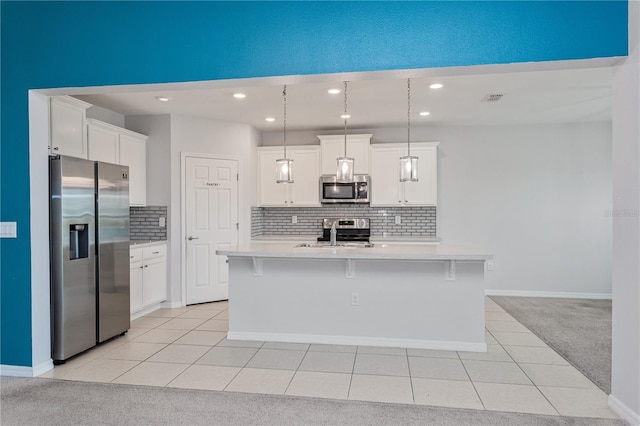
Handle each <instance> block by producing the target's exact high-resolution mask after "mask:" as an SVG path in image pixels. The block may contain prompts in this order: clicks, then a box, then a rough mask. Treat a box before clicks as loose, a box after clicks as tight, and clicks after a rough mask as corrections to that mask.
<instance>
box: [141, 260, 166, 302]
mask: <svg viewBox="0 0 640 426" xmlns="http://www.w3.org/2000/svg"><path fill="white" fill-rule="evenodd" d="M166 298H167V270H166V262H165V260H164V259H152V260H149V261H144V268H143V269H142V306H148V305H151V304H153V303H158V302H162V301H163V300H165V299H166Z"/></svg>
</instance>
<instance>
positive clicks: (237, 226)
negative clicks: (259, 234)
mask: <svg viewBox="0 0 640 426" xmlns="http://www.w3.org/2000/svg"><path fill="white" fill-rule="evenodd" d="M236 229H237V230H239V229H240V224H239V223H238V222H236Z"/></svg>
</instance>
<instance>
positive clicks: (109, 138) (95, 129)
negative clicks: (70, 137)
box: [87, 124, 120, 164]
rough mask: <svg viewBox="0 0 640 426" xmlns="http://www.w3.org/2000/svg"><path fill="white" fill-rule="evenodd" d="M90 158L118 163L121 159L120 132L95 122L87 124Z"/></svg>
mask: <svg viewBox="0 0 640 426" xmlns="http://www.w3.org/2000/svg"><path fill="white" fill-rule="evenodd" d="M87 131H88V144H89V160H92V161H104V162H105V163H112V164H118V163H119V161H120V144H119V139H120V135H119V134H118V132H116V131H114V130H111V129H105V128H102V127H99V126H96V125H93V124H89V125H87Z"/></svg>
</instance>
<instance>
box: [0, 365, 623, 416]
mask: <svg viewBox="0 0 640 426" xmlns="http://www.w3.org/2000/svg"><path fill="white" fill-rule="evenodd" d="M0 396H1V401H2V405H1V408H0V423H2V425H6V426H13V425H65V426H71V425H151V424H153V425H456V426H460V425H492V426H498V425H519V426H528V425H531V426H533V425H536V426H538V425H602V426H609V425H612V426H613V425H616V426H622V425H624V422H623V421H621V420H607V419H587V418H574V417H559V416H542V415H529V414H518V413H503V412H491V411H479V410H462V409H451V408H439V407H427V406H415V405H401V404H383V403H372V402H358V401H341V400H340V401H339V400H329V399H316V398H303V397H289V396H276V395H258V394H244V393H232V392H216V391H198V390H190V389H173V388H160V387H146V386H130V385H119V384H112V383H104V384H103V383H88V382H73V381H67V380H53V379H38V378H35V379H16V378H9V377H2V381H1V390H0Z"/></svg>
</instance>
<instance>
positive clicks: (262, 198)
mask: <svg viewBox="0 0 640 426" xmlns="http://www.w3.org/2000/svg"><path fill="white" fill-rule="evenodd" d="M283 155H284V153H283V150H282V149H277V150H275V149H266V150H265V149H259V150H258V204H259V205H260V206H285V205H289V204H288V199H286V198H285V195H286V194H287V191H288V189H287V186H288V185H287V184H282V183H276V160H278V159H280V158H282V157H283ZM287 155H289V152H288V151H287ZM292 169H293V173H294V178H295V173H296V172H297V170H298V165H297V164H296V163H295V162H294V163H293V168H292ZM285 201H287V203H285Z"/></svg>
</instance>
